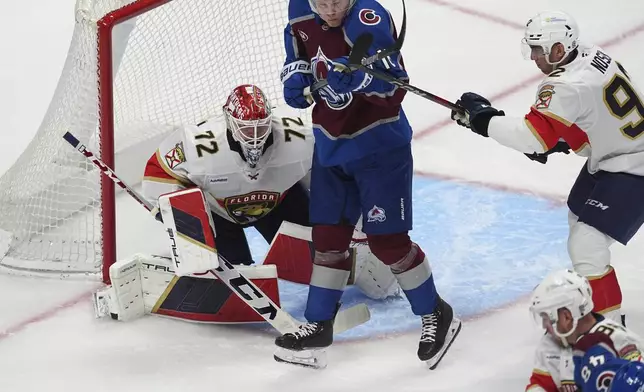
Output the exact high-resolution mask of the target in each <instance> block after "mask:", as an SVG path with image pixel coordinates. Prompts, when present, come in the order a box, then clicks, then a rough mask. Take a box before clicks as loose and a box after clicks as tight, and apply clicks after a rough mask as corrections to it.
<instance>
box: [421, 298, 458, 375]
mask: <svg viewBox="0 0 644 392" xmlns="http://www.w3.org/2000/svg"><path fill="white" fill-rule="evenodd" d="M422 321H423V328H422V331H421V335H420V343H419V344H418V358H419V359H420V360H421V361H425V362H426V363H427V366H429V368H430V369H435V368H436V366H438V363H439V362H440V361H441V359H443V356H444V355H445V353H446V352H447V350H448V349H449V347H450V346H451V345H452V342H453V341H454V339H456V336H457V335H458V333H459V332H460V331H461V320H459V319H457V318H456V317H454V312H453V311H452V307H451V306H450V305H449V304H448V303H447V302H445V301H443V300H442V299H440V298H439V300H438V306H437V307H436V309H435V310H434V312H432V313H430V314H427V315H425V316H423V317H422Z"/></svg>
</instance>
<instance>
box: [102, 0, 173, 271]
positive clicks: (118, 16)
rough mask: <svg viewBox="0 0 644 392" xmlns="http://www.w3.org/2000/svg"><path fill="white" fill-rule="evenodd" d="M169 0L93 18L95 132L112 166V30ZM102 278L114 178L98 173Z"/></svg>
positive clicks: (144, 1)
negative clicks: (95, 94) (96, 126)
mask: <svg viewBox="0 0 644 392" xmlns="http://www.w3.org/2000/svg"><path fill="white" fill-rule="evenodd" d="M171 1H173V0H138V1H135V2H133V3H130V4H128V5H125V6H124V7H121V8H119V9H116V10H114V11H112V12H109V13H108V14H106V15H105V16H103V17H102V18H101V19H99V20H98V21H97V22H96V26H97V40H98V42H97V65H98V69H97V72H98V75H97V80H98V132H99V139H100V156H101V159H102V160H103V162H104V163H105V164H106V165H107V166H108V167H110V168H111V169H114V163H115V157H114V90H113V86H114V83H113V82H114V68H113V52H112V49H113V45H112V31H113V30H114V27H116V26H117V25H119V24H120V23H123V22H125V21H128V20H130V19H132V18H135V17H137V16H139V15H141V14H144V13H146V12H148V11H150V10H152V9H154V8H157V7H160V6H162V5H164V4H167V3H170V2H171ZM100 181H101V213H102V227H101V247H102V251H103V260H102V267H101V275H102V280H103V282H104V283H106V284H110V273H109V269H110V266H111V265H112V264H114V263H116V199H115V198H116V193H115V188H114V182H112V180H110V179H109V178H107V177H106V176H104V175H101V179H100Z"/></svg>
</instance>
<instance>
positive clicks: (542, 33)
mask: <svg viewBox="0 0 644 392" xmlns="http://www.w3.org/2000/svg"><path fill="white" fill-rule="evenodd" d="M557 43H560V44H562V45H563V46H564V50H565V55H564V56H563V58H562V59H565V58H566V57H567V56H568V54H570V52H572V51H573V50H575V49H576V48H577V46H579V27H577V22H575V20H574V19H573V18H572V17H571V16H570V15H568V14H566V13H565V12H560V11H545V12H541V13H539V14H537V15H535V16H533V17H532V18H530V20H528V23H527V24H526V27H525V32H524V37H523V39H522V40H521V44H522V45H521V47H522V48H521V49H522V52H523V57H524V58H525V59H526V60H530V59H531V58H532V56H533V55H534V56H545V59H546V61H547V62H548V63H549V64H550V65H556V64H554V63H552V62H551V61H550V52H551V50H552V47H553V46H554V45H555V44H557Z"/></svg>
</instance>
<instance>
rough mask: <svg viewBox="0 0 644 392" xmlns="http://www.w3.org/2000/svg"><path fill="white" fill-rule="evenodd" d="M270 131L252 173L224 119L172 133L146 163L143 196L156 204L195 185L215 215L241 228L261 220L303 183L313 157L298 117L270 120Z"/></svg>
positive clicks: (307, 134)
mask: <svg viewBox="0 0 644 392" xmlns="http://www.w3.org/2000/svg"><path fill="white" fill-rule="evenodd" d="M271 129H272V132H271V135H270V136H269V138H268V140H267V142H266V144H265V146H264V152H263V155H262V157H261V159H260V161H259V163H258V164H257V167H256V169H251V168H250V166H249V165H247V164H246V162H245V161H244V158H243V154H242V153H241V151H240V150H239V148H240V147H239V145H238V144H237V142H235V140H234V139H233V138H232V135H231V134H230V132H227V129H226V122H225V120H224V117H223V116H221V117H216V118H212V119H209V120H207V121H205V122H203V123H200V124H199V125H186V126H183V127H181V128H179V129H177V130H176V131H174V132H173V133H171V134H170V135H169V136H168V137H167V138H166V139H165V140H164V141H163V142H162V143H161V145H160V146H159V148H158V149H157V150H156V152H155V153H154V154H153V155H152V157H150V159H149V160H148V162H147V165H146V167H145V174H144V177H143V195H144V197H145V198H146V199H148V201H150V202H151V203H152V204H154V205H156V204H157V199H158V197H159V196H160V195H162V194H165V193H169V192H174V191H177V190H180V189H185V188H190V187H194V186H197V187H199V188H201V189H202V190H203V192H204V195H205V197H206V199H207V201H208V203H209V205H210V208H211V210H212V211H213V212H214V213H216V214H217V215H219V216H221V217H223V218H225V219H227V220H229V221H231V222H233V223H237V224H240V225H246V224H251V223H253V222H255V221H257V220H259V219H261V218H262V217H264V216H266V215H267V214H268V213H270V212H271V211H272V210H273V209H274V208H275V207H276V206H278V205H279V204H280V202H281V200H282V199H283V198H284V196H285V194H286V192H287V191H288V189H289V188H291V187H292V186H293V185H295V184H296V183H297V182H299V181H304V182H306V181H308V173H309V170H310V168H311V159H312V157H313V135H312V131H311V129H310V127H307V126H306V125H305V122H304V121H303V120H302V119H301V118H299V117H279V116H277V115H274V117H273V121H272V127H271ZM304 185H305V186H306V188H307V189H308V184H306V183H305V184H304Z"/></svg>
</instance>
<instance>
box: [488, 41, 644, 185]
mask: <svg viewBox="0 0 644 392" xmlns="http://www.w3.org/2000/svg"><path fill="white" fill-rule="evenodd" d="M578 50H579V53H578V54H577V57H576V58H575V59H574V60H573V61H572V62H570V63H569V64H566V65H564V66H562V67H560V68H557V69H555V71H553V72H552V73H551V74H550V75H548V76H547V77H546V78H545V79H544V80H543V81H542V82H541V84H540V85H539V88H538V91H537V96H536V99H535V103H534V105H533V106H532V107H531V108H530V112H529V113H528V114H527V115H526V116H525V118H522V119H520V120H519V121H517V119H516V118H515V119H510V118H506V117H502V116H497V117H493V118H492V119H491V120H490V125H489V129H488V131H489V135H490V136H491V137H493V138H494V139H496V140H497V141H499V142H500V143H501V144H504V145H506V146H508V147H512V148H515V149H517V150H520V151H523V152H526V153H531V152H539V153H541V152H544V151H547V150H549V149H551V148H552V147H554V145H555V144H557V142H558V141H559V140H561V139H563V140H564V141H565V142H567V143H568V145H569V146H570V148H571V149H572V150H573V151H575V152H576V153H577V154H578V155H581V156H584V157H588V158H589V159H588V170H589V172H590V173H595V172H597V171H599V170H603V171H608V172H625V173H631V174H636V175H644V138H642V137H640V136H642V135H643V134H644V94H643V93H642V91H641V90H639V89H638V88H637V86H636V85H635V84H634V83H633V81H632V80H631V77H630V75H629V74H628V72H627V71H626V69H625V68H624V67H623V66H622V65H621V64H620V63H619V62H617V61H616V60H615V59H613V58H612V57H610V56H609V55H608V54H606V53H605V52H604V51H603V50H602V49H601V48H599V47H597V46H579V48H578ZM517 128H519V129H517Z"/></svg>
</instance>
